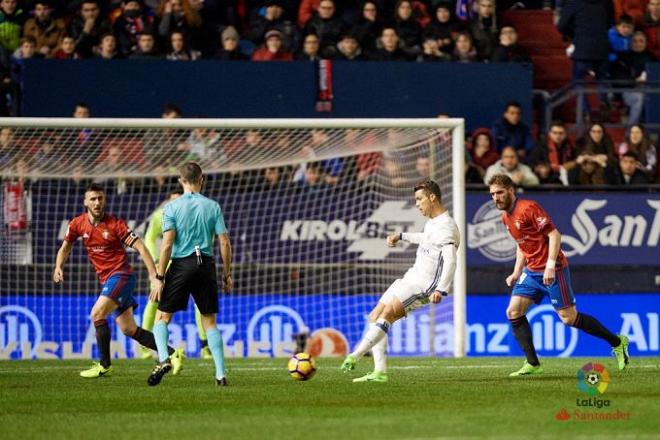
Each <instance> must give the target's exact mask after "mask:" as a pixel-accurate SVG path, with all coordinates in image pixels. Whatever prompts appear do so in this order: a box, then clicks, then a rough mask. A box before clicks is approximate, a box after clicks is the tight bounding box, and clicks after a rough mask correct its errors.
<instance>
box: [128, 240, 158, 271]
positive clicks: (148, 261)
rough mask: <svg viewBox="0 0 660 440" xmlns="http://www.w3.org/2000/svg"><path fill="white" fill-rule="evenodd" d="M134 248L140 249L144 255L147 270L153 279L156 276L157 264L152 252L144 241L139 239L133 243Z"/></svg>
mask: <svg viewBox="0 0 660 440" xmlns="http://www.w3.org/2000/svg"><path fill="white" fill-rule="evenodd" d="M133 249H135V250H136V251H138V253H139V254H140V257H142V261H143V262H144V265H145V266H147V271H148V272H149V278H152V279H153V278H156V264H155V263H154V259H153V258H151V253H150V252H149V250H148V249H147V247H146V246H145V244H144V242H143V241H142V240H140V239H138V240H137V241H136V242H135V243H134V244H133Z"/></svg>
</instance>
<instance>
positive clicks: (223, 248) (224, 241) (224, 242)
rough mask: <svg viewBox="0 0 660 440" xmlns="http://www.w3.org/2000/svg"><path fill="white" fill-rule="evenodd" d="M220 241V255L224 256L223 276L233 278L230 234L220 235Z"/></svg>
mask: <svg viewBox="0 0 660 440" xmlns="http://www.w3.org/2000/svg"><path fill="white" fill-rule="evenodd" d="M218 239H219V241H220V255H221V256H222V275H223V277H226V276H231V260H232V249H231V240H230V239H229V234H222V235H219V236H218Z"/></svg>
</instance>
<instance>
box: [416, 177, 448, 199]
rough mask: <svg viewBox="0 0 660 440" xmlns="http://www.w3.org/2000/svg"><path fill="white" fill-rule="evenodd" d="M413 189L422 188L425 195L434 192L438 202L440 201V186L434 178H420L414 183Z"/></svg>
mask: <svg viewBox="0 0 660 440" xmlns="http://www.w3.org/2000/svg"><path fill="white" fill-rule="evenodd" d="M414 189H415V192H417V191H419V190H420V189H421V190H423V191H424V193H425V194H426V195H427V196H430V195H431V194H435V197H436V198H437V199H438V202H440V203H442V192H441V191H440V186H439V185H438V184H437V183H436V182H435V181H434V180H430V179H429V180H422V181H421V182H419V183H417V184H416V185H415V188H414Z"/></svg>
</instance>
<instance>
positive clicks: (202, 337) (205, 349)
mask: <svg viewBox="0 0 660 440" xmlns="http://www.w3.org/2000/svg"><path fill="white" fill-rule="evenodd" d="M195 324H197V334H198V335H199V341H200V343H201V346H202V349H201V350H200V357H201V358H202V359H213V355H212V354H211V349H210V348H209V341H208V338H207V337H206V330H204V325H203V324H202V314H201V313H199V307H197V304H195Z"/></svg>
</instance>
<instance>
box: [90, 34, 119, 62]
mask: <svg viewBox="0 0 660 440" xmlns="http://www.w3.org/2000/svg"><path fill="white" fill-rule="evenodd" d="M96 58H100V59H103V60H115V59H120V58H121V54H120V53H119V52H118V51H117V38H116V37H115V36H114V35H113V34H105V35H103V36H102V37H101V44H99V46H98V47H97V48H96Z"/></svg>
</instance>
